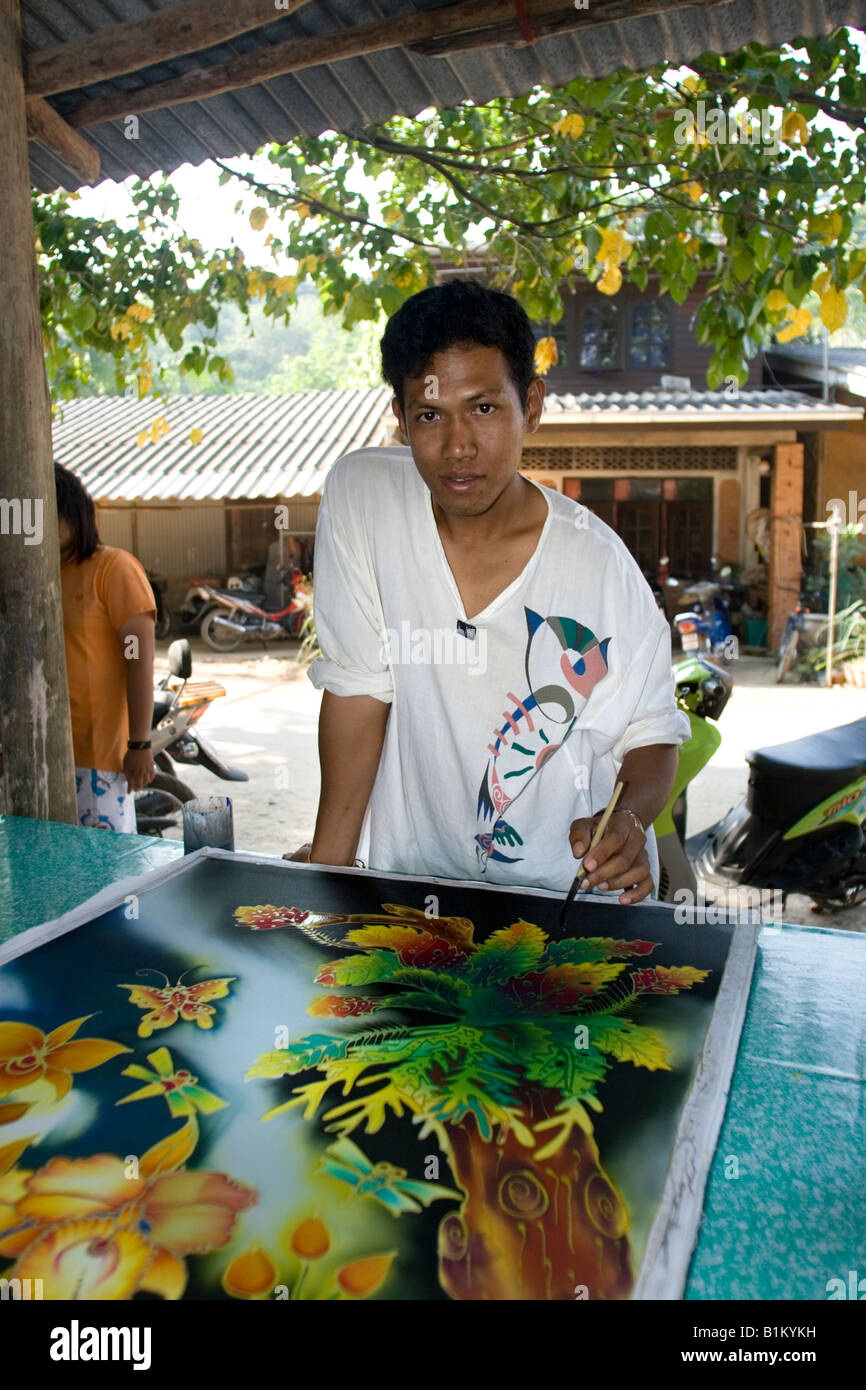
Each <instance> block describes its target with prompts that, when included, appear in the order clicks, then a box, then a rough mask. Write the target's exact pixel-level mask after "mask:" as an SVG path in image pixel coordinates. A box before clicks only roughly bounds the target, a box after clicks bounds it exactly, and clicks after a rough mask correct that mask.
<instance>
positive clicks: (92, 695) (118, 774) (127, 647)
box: [54, 464, 156, 834]
mask: <svg viewBox="0 0 866 1390" xmlns="http://www.w3.org/2000/svg"><path fill="white" fill-rule="evenodd" d="M54 478H55V484H56V489H57V515H58V520H59V530H60V565H61V569H60V583H61V588H62V591H63V632H64V638H65V645H66V675H67V680H68V682H69V704H70V711H71V715H72V745H73V750H74V753H75V785H76V790H77V795H78V815H79V818H80V820H81V824H82V825H90V826H97V827H99V828H100V829H104V830H120V831H126V832H128V833H133V834H134V833H135V805H134V802H133V798H132V795H131V793H132V792H134V791H137V790H138V789H139V788H140V787H146V786H147V785H148V783H149V782H150V781H152V779H153V754H152V752H151V748H150V729H151V720H152V717H153V628H154V622H155V620H156V607H155V604H154V599H153V590H152V589H151V587H150V584H149V583H148V579H147V576H146V574H145V572H144V570H143V569H142V567H141V565H140V564H139V563H138V561H137V560H136V558H135V556H134V555H130V554H129V553H128V552H127V551H125V550H118V549H116V548H115V547H114V546H109V545H103V544H102V542H101V541H100V539H99V532H98V531H97V529H96V511H95V508H94V505H93V498H92V497H91V496H90V495H89V493H88V492H87V490H86V489H85V487H84V485H83V484H82V483H81V482H80V481H79V479H78V478H76V477H75V475H74V473H70V472H69V470H68V469H66V468H61V467H60V465H59V464H55V465H54Z"/></svg>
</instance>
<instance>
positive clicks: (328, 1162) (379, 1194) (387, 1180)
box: [319, 1139, 463, 1216]
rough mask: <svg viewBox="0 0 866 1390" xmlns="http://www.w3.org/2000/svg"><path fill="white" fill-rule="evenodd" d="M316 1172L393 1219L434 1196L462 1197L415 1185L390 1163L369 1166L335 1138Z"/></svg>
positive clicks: (423, 1184)
mask: <svg viewBox="0 0 866 1390" xmlns="http://www.w3.org/2000/svg"><path fill="white" fill-rule="evenodd" d="M319 1171H320V1172H322V1173H326V1174H327V1175H328V1177H330V1178H337V1179H338V1181H339V1182H344V1183H347V1184H348V1186H349V1187H351V1188H352V1189H353V1191H352V1192H351V1194H350V1195H351V1196H353V1197H373V1198H374V1199H375V1200H376V1201H377V1202H381V1204H382V1206H383V1207H387V1209H388V1211H390V1212H391V1214H392V1215H393V1216H402V1214H403V1213H404V1212H407V1211H413V1212H419V1211H420V1210H421V1207H429V1205H430V1203H431V1202H435V1201H436V1199H437V1197H452V1198H455V1199H456V1200H457V1201H459V1200H461V1198H462V1196H463V1194H462V1193H461V1192H454V1191H453V1190H452V1189H451V1188H450V1187H443V1186H442V1185H441V1184H440V1183H435V1182H427V1181H424V1182H416V1181H415V1180H414V1179H412V1178H410V1177H408V1176H407V1173H406V1170H405V1168H396V1167H395V1166H394V1165H393V1164H392V1163H384V1162H382V1163H371V1162H370V1160H369V1158H367V1156H366V1154H363V1153H362V1152H361V1150H360V1149H359V1148H358V1146H357V1144H353V1143H352V1140H351V1139H338V1140H337V1142H336V1143H335V1144H329V1145H328V1148H327V1150H326V1156H325V1157H324V1158H323V1159H321V1161H320V1165H319Z"/></svg>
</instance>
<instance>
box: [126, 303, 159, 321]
mask: <svg viewBox="0 0 866 1390" xmlns="http://www.w3.org/2000/svg"><path fill="white" fill-rule="evenodd" d="M126 317H127V318H129V319H134V320H135V322H136V323H148V322H149V321H150V319H152V318H153V310H152V309H150V308H148V306H147V305H146V304H131V305H130V306H129V308H128V309H127V311H126Z"/></svg>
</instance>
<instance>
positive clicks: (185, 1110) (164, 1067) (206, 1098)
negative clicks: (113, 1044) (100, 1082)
mask: <svg viewBox="0 0 866 1390" xmlns="http://www.w3.org/2000/svg"><path fill="white" fill-rule="evenodd" d="M125 1050H128V1049H125ZM147 1060H148V1061H149V1062H150V1066H151V1067H152V1068H153V1070H151V1069H150V1068H148V1067H143V1066H141V1065H140V1064H139V1063H138V1062H131V1063H130V1065H129V1066H128V1067H125V1068H124V1070H123V1072H122V1073H121V1074H122V1075H123V1076H132V1077H135V1079H136V1080H137V1081H147V1082H148V1085H147V1086H142V1087H140V1089H139V1090H137V1091H133V1092H132V1094H131V1095H128V1096H124V1097H123V1099H122V1100H118V1101H115V1104H116V1105H128V1104H129V1102H130V1101H131V1100H150V1099H151V1098H152V1097H154V1096H163V1097H164V1099H165V1101H166V1104H167V1105H168V1108H169V1110H170V1112H171V1114H172V1115H195V1112H196V1111H197V1110H200V1111H201V1112H202V1114H204V1115H210V1114H212V1113H213V1111H214V1110H222V1108H223V1106H224V1105H225V1104H226V1101H224V1100H222V1099H221V1098H220V1097H219V1096H215V1095H214V1093H213V1091H206V1090H205V1088H204V1087H203V1086H199V1084H198V1077H197V1076H193V1074H192V1072H189V1071H187V1070H186V1068H184V1067H182V1068H181V1069H180V1070H179V1071H178V1070H177V1069H176V1068H175V1065H174V1062H173V1061H172V1057H171V1053H170V1052H169V1050H168V1048H167V1047H158V1048H157V1049H156V1051H155V1052H148V1054H147Z"/></svg>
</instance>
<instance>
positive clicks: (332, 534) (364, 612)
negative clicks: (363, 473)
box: [308, 479, 394, 704]
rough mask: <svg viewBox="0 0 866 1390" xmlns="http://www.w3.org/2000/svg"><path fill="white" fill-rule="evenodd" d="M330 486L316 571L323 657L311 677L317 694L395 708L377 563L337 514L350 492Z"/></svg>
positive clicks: (317, 617) (318, 631) (321, 516)
mask: <svg viewBox="0 0 866 1390" xmlns="http://www.w3.org/2000/svg"><path fill="white" fill-rule="evenodd" d="M329 484H330V479H329V483H326V485H325V489H324V495H323V497H322V502H321V505H320V507H319V516H318V520H317V523H316V554H315V562H314V570H313V618H314V622H315V625H316V636H317V638H318V642H319V648H320V650H321V653H322V655H321V656H320V657H317V658H316V660H315V661H313V662H312V663H311V665H310V668H309V672H308V674H309V677H310V680H311V681H312V683H313V685H314V686H315V687H316V689H317V690H322V689H324V690H329V691H330V692H331V693H332V694H333V695H372V696H373V697H374V698H375V699H377V700H382V701H383V702H384V703H385V704H390V703H391V701H392V700H393V698H394V680H393V675H392V672H391V669H390V667H389V665H388V662H387V660H386V653H387V643H386V642H385V640H384V631H385V624H384V617H383V615H382V606H381V602H380V599H379V594H378V590H377V587H376V580H375V576H374V574H373V570H372V565H371V563H370V560H369V557H368V556H367V555H366V554H365V553H363V548H362V547H360V546H358V545H357V544H354V545H353V544H352V541H351V539H350V537H349V533H348V528H347V527H346V526H344V525H342V524H341V518H340V516H339V515H338V513H339V510H340V505H341V503H342V501H343V497H344V496H345V491H343V492H342V494H338V496H337V498H336V499H334V498H332V496H331V488H330V486H329ZM335 502H336V505H335Z"/></svg>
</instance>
